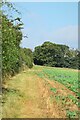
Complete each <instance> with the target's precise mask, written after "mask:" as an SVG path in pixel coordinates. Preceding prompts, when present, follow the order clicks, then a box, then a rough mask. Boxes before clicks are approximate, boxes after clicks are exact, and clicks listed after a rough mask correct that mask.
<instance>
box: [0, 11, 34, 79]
mask: <svg viewBox="0 0 80 120" xmlns="http://www.w3.org/2000/svg"><path fill="white" fill-rule="evenodd" d="M14 21H15V24H14ZM16 21H17V22H16ZM22 25H23V23H22V22H21V20H20V18H18V17H17V18H16V19H14V20H13V19H12V20H10V19H9V17H8V16H7V15H5V14H3V13H2V29H1V32H2V77H3V78H5V76H9V75H11V76H13V75H15V73H18V72H19V71H20V70H21V69H22V67H23V64H24V65H25V66H27V67H29V68H31V67H32V66H33V63H32V62H33V61H32V51H31V50H30V49H26V48H20V43H21V40H22V37H23V35H22V32H21V29H22Z"/></svg>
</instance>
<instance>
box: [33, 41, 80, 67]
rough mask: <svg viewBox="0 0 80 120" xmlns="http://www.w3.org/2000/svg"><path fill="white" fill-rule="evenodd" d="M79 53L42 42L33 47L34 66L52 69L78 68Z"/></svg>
mask: <svg viewBox="0 0 80 120" xmlns="http://www.w3.org/2000/svg"><path fill="white" fill-rule="evenodd" d="M79 54H80V53H79V51H78V50H73V49H70V48H69V46H66V45H60V44H55V43H51V42H49V41H47V42H44V43H43V44H42V45H41V46H37V47H35V50H34V53H33V55H34V64H37V65H46V66H52V67H66V68H79V57H78V55H79Z"/></svg>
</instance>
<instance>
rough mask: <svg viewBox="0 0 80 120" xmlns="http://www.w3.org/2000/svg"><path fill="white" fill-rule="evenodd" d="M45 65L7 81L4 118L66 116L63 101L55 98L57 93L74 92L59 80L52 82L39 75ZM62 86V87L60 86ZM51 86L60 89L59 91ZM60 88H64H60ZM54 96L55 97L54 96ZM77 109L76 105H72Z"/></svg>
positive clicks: (4, 97) (4, 96)
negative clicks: (54, 91) (51, 89)
mask: <svg viewBox="0 0 80 120" xmlns="http://www.w3.org/2000/svg"><path fill="white" fill-rule="evenodd" d="M42 69H43V67H34V68H32V69H31V70H26V71H23V72H21V73H20V74H18V75H16V76H14V77H13V78H12V79H11V80H9V81H8V82H7V83H6V86H7V88H8V89H7V91H4V93H5V94H4V95H3V101H4V103H3V118H5V117H6V118H64V117H65V116H66V111H65V107H66V106H65V107H64V104H63V106H62V104H61V101H57V100H55V98H54V96H55V95H56V94H57V95H58V94H60V95H62V96H63V95H65V96H66V95H67V94H69V93H70V94H73V95H74V93H73V92H72V91H70V90H68V89H67V88H66V87H65V86H63V85H62V84H60V83H58V82H55V81H53V82H50V81H49V80H48V79H43V78H40V77H39V76H37V74H36V73H38V72H41V70H42ZM59 86H60V87H59ZM50 87H55V88H56V89H58V92H57V93H53V92H51V91H50ZM60 88H63V90H62V89H60ZM52 96H53V97H52ZM72 109H73V110H76V109H77V107H76V105H73V106H72Z"/></svg>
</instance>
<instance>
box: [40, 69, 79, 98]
mask: <svg viewBox="0 0 80 120" xmlns="http://www.w3.org/2000/svg"><path fill="white" fill-rule="evenodd" d="M38 75H39V76H41V77H47V78H49V79H50V80H55V81H58V82H60V83H62V84H64V85H65V86H66V87H67V88H69V89H70V90H72V91H73V92H75V93H76V95H78V96H79V80H78V79H79V78H78V77H79V73H78V72H77V71H75V70H71V69H61V68H52V69H51V68H50V69H49V68H44V69H43V70H42V72H40V73H38Z"/></svg>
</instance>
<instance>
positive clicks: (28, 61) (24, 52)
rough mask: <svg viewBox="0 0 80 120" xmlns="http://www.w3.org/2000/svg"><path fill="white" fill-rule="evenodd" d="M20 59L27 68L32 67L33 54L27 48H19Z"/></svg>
mask: <svg viewBox="0 0 80 120" xmlns="http://www.w3.org/2000/svg"><path fill="white" fill-rule="evenodd" d="M20 54H21V55H20V59H21V63H22V65H27V66H28V67H29V68H32V67H33V54H32V51H31V50H30V49H29V48H21V49H20Z"/></svg>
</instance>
